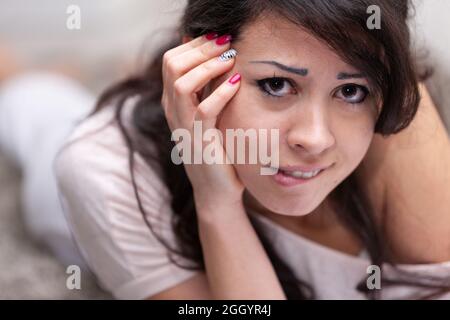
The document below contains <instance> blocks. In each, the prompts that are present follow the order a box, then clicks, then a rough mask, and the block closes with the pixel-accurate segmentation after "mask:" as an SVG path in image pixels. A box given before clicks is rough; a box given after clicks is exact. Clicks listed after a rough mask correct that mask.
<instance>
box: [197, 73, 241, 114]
mask: <svg viewBox="0 0 450 320" xmlns="http://www.w3.org/2000/svg"><path fill="white" fill-rule="evenodd" d="M240 82H241V75H240V74H239V73H236V74H235V75H233V76H232V77H230V78H228V80H226V81H225V82H224V83H222V84H221V85H220V86H219V87H218V88H217V89H216V90H214V92H213V93H211V95H210V96H209V97H208V98H206V99H205V100H203V101H202V102H201V103H200V104H199V105H198V108H197V112H196V113H195V120H209V119H215V118H217V116H218V115H219V114H220V112H221V111H222V110H223V108H224V107H225V106H226V105H227V103H228V102H229V101H230V100H231V98H232V97H233V96H234V95H235V94H236V92H237V91H238V90H239V87H240Z"/></svg>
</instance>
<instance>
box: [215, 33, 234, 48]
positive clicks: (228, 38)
mask: <svg viewBox="0 0 450 320" xmlns="http://www.w3.org/2000/svg"><path fill="white" fill-rule="evenodd" d="M229 42H231V36H230V35H224V36H221V37H219V38H217V40H216V44H217V45H219V46H222V45H224V44H227V43H229Z"/></svg>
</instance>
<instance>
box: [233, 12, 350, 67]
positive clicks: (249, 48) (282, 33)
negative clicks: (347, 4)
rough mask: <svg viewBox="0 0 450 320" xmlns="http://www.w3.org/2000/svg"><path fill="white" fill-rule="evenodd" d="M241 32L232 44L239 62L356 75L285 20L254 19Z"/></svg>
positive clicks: (322, 46)
mask: <svg viewBox="0 0 450 320" xmlns="http://www.w3.org/2000/svg"><path fill="white" fill-rule="evenodd" d="M242 31H243V32H242V34H241V35H240V37H239V40H238V41H237V42H235V43H234V44H233V47H234V48H235V49H237V51H238V53H239V61H241V62H242V61H243V62H248V63H251V61H276V62H280V63H283V64H285V65H289V66H292V67H296V68H299V69H302V68H303V69H313V68H312V67H313V66H316V68H317V66H321V67H327V69H333V70H335V69H336V70H337V69H339V72H345V71H348V72H349V71H351V72H352V73H357V70H356V69H354V68H353V67H352V66H350V65H348V64H347V63H346V62H344V61H343V60H342V59H341V58H340V57H339V55H337V54H336V52H334V51H333V50H332V49H331V48H330V47H329V46H328V45H326V44H325V43H324V42H323V41H321V40H319V39H317V38H316V37H314V36H313V35H312V34H311V33H309V32H308V31H306V30H305V29H304V28H301V27H299V26H297V25H295V24H293V23H291V22H289V21H287V20H286V19H284V20H280V19H276V18H275V17H273V16H272V17H270V18H267V19H257V20H255V21H254V22H253V23H251V24H249V25H248V26H246V27H245V28H244V29H243V30H242Z"/></svg>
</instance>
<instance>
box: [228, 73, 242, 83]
mask: <svg viewBox="0 0 450 320" xmlns="http://www.w3.org/2000/svg"><path fill="white" fill-rule="evenodd" d="M239 81H241V75H240V74H239V73H236V74H235V75H234V76H232V77H231V78H230V80H228V82H229V83H231V84H236V83H238V82H239Z"/></svg>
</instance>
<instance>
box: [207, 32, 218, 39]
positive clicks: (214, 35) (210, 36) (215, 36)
mask: <svg viewBox="0 0 450 320" xmlns="http://www.w3.org/2000/svg"><path fill="white" fill-rule="evenodd" d="M218 36H219V34H218V33H217V32H210V33H208V34H206V35H205V38H206V39H207V40H213V39H215V38H217V37H218Z"/></svg>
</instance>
